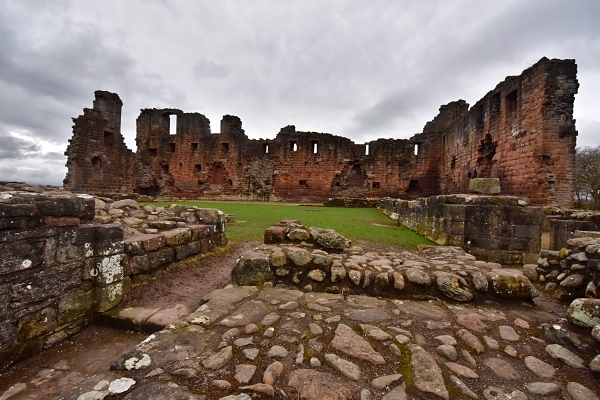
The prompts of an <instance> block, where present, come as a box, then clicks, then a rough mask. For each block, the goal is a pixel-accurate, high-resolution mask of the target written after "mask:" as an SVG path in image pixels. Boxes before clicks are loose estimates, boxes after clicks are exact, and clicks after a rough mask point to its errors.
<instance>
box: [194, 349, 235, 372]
mask: <svg viewBox="0 0 600 400" xmlns="http://www.w3.org/2000/svg"><path fill="white" fill-rule="evenodd" d="M232 357H233V348H232V347H231V346H227V347H225V348H224V349H222V350H221V351H219V352H218V353H216V354H213V355H212V356H210V357H208V358H207V359H206V360H204V361H202V365H203V366H204V368H208V369H219V368H221V367H223V366H225V364H227V363H228V362H229V361H230V360H231V358H232Z"/></svg>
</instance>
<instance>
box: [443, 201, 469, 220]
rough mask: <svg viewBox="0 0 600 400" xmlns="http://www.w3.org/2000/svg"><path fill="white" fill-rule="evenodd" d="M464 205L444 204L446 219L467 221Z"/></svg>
mask: <svg viewBox="0 0 600 400" xmlns="http://www.w3.org/2000/svg"><path fill="white" fill-rule="evenodd" d="M465 209H466V207H465V206H464V205H458V204H456V205H455V204H444V214H443V215H444V219H446V220H448V221H452V222H465Z"/></svg>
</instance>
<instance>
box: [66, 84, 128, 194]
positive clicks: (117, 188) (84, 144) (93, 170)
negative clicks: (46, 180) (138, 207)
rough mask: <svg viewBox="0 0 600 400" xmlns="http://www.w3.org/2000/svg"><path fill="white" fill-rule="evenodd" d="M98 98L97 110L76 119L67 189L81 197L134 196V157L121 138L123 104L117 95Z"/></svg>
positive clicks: (69, 150) (102, 94) (68, 153)
mask: <svg viewBox="0 0 600 400" xmlns="http://www.w3.org/2000/svg"><path fill="white" fill-rule="evenodd" d="M95 95H96V99H95V100H94V108H93V109H89V108H85V109H84V110H83V115H80V116H79V117H77V118H73V122H74V123H75V124H74V125H73V138H72V139H70V140H69V146H68V147H67V150H66V152H65V155H66V156H67V157H68V159H67V168H68V172H67V176H66V177H65V180H64V187H65V189H67V190H71V191H73V192H80V193H84V192H85V193H97V194H114V193H120V194H126V193H131V188H132V177H133V157H134V155H133V152H132V151H131V150H129V149H128V148H127V146H126V145H125V142H124V140H123V136H122V135H121V107H122V105H123V103H122V102H121V99H120V98H119V96H118V95H117V94H114V93H109V92H104V91H96V92H95Z"/></svg>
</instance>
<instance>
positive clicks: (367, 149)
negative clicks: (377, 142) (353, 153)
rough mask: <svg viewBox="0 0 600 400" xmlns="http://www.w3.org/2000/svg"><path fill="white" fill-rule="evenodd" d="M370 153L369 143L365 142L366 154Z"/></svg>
mask: <svg viewBox="0 0 600 400" xmlns="http://www.w3.org/2000/svg"><path fill="white" fill-rule="evenodd" d="M368 155H369V144H365V156H368Z"/></svg>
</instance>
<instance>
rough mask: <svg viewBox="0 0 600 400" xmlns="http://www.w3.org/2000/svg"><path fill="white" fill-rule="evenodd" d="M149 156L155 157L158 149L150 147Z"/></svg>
mask: <svg viewBox="0 0 600 400" xmlns="http://www.w3.org/2000/svg"><path fill="white" fill-rule="evenodd" d="M149 151H150V157H156V156H157V155H158V150H156V149H150V150H149Z"/></svg>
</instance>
